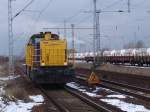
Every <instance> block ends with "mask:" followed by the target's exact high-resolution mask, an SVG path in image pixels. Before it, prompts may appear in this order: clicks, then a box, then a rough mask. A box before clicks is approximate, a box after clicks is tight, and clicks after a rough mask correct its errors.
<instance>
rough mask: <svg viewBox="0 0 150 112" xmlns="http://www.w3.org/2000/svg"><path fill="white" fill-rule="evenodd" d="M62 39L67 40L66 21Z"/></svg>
mask: <svg viewBox="0 0 150 112" xmlns="http://www.w3.org/2000/svg"><path fill="white" fill-rule="evenodd" d="M64 38H67V29H66V20H64Z"/></svg>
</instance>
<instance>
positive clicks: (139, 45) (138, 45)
mask: <svg viewBox="0 0 150 112" xmlns="http://www.w3.org/2000/svg"><path fill="white" fill-rule="evenodd" d="M144 47H145V45H144V42H143V41H142V40H138V41H137V42H136V43H134V42H129V43H127V44H125V45H124V46H123V48H124V49H129V48H144Z"/></svg>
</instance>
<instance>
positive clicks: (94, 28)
mask: <svg viewBox="0 0 150 112" xmlns="http://www.w3.org/2000/svg"><path fill="white" fill-rule="evenodd" d="M96 2H97V0H93V5H94V7H93V8H94V9H93V51H94V60H93V64H95V61H96V60H95V57H96V37H97V22H96V21H97V18H96V11H97V8H96Z"/></svg>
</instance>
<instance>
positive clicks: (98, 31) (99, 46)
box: [96, 11, 101, 55]
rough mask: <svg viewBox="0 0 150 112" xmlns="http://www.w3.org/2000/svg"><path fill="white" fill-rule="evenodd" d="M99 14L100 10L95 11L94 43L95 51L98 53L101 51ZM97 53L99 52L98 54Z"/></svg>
mask: <svg viewBox="0 0 150 112" xmlns="http://www.w3.org/2000/svg"><path fill="white" fill-rule="evenodd" d="M99 14H100V11H97V12H96V39H97V40H96V42H97V45H96V48H97V49H96V52H97V53H100V51H101V39H100V38H101V36H100V22H99ZM98 55H99V54H98Z"/></svg>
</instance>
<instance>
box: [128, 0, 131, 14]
mask: <svg viewBox="0 0 150 112" xmlns="http://www.w3.org/2000/svg"><path fill="white" fill-rule="evenodd" d="M130 11H131V9H130V0H128V12H130Z"/></svg>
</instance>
